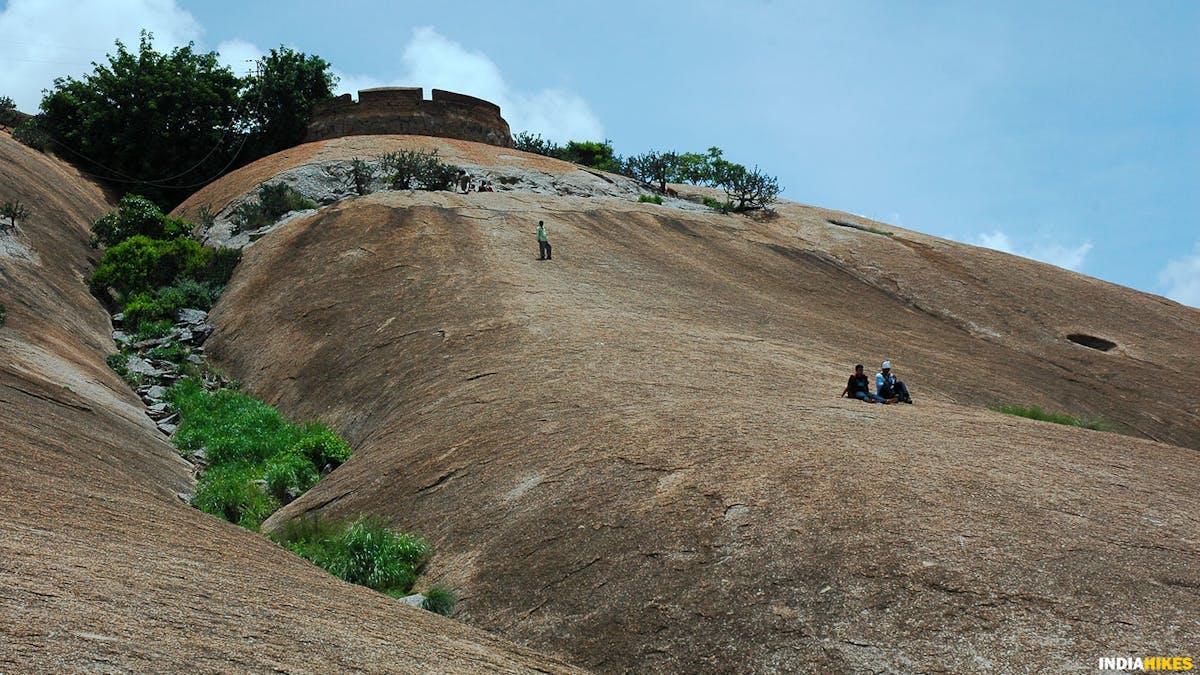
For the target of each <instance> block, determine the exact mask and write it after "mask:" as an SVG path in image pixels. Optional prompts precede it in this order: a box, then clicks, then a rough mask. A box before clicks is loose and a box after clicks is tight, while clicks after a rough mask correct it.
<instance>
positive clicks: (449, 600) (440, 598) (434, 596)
mask: <svg viewBox="0 0 1200 675" xmlns="http://www.w3.org/2000/svg"><path fill="white" fill-rule="evenodd" d="M456 604H458V595H457V594H456V593H455V592H454V591H452V590H450V589H449V588H446V587H445V586H430V587H429V590H427V591H425V600H423V601H422V602H421V609H424V610H428V611H430V612H433V613H434V614H441V615H442V616H450V615H451V614H454V606H455V605H456Z"/></svg>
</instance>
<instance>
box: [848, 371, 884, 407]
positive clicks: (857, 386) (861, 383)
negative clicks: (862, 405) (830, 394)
mask: <svg viewBox="0 0 1200 675" xmlns="http://www.w3.org/2000/svg"><path fill="white" fill-rule="evenodd" d="M842 396H848V397H850V398H856V399H858V400H860V401H866V402H867V403H888V402H889V401H888V400H887V399H885V398H883V397H882V396H879V395H877V394H872V393H871V380H870V378H868V377H867V376H866V374H865V373H863V365H862V364H861V363H860V364H858V365H857V366H854V374H853V375H851V376H850V380H849V381H847V382H846V388H845V389H843V390H842ZM842 396H839V397H838V398H841V397H842Z"/></svg>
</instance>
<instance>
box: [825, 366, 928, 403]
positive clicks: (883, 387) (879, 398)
mask: <svg viewBox="0 0 1200 675" xmlns="http://www.w3.org/2000/svg"><path fill="white" fill-rule="evenodd" d="M875 392H876V393H874V394H872V393H871V380H870V379H869V378H868V377H867V376H866V374H864V373H863V365H862V364H861V363H860V364H858V365H857V366H854V374H853V375H851V376H850V381H849V382H847V383H846V388H845V389H843V390H842V396H848V397H850V398H856V399H858V400H860V401H866V402H867V403H912V397H911V396H909V395H908V387H906V386H904V383H903V382H901V381H900V380H897V379H896V375H895V373H893V372H892V362H891V361H884V362H883V365H881V366H880V368H879V372H878V373H875Z"/></svg>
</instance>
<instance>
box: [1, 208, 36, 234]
mask: <svg viewBox="0 0 1200 675" xmlns="http://www.w3.org/2000/svg"><path fill="white" fill-rule="evenodd" d="M28 217H29V208H28V207H27V206H25V205H24V204H22V203H21V202H20V201H19V200H18V201H15V202H4V205H3V206H0V218H7V219H8V225H7V226H6V225H5V224H4V223H3V222H0V232H3V231H4V230H6V229H8V230H13V229H16V227H17V222H18V221H21V220H25V219H26V218H28Z"/></svg>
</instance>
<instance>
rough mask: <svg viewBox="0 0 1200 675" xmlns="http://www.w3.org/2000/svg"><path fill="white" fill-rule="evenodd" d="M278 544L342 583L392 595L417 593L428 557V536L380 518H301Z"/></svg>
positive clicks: (285, 532) (285, 531)
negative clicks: (397, 528) (331, 520)
mask: <svg viewBox="0 0 1200 675" xmlns="http://www.w3.org/2000/svg"><path fill="white" fill-rule="evenodd" d="M277 541H279V543H280V544H282V545H283V546H285V547H287V548H288V549H289V550H291V551H293V552H294V553H296V554H297V555H300V556H301V557H303V558H304V559H306V560H308V561H310V562H312V563H313V564H315V565H318V566H320V567H322V568H324V569H325V570H326V571H328V572H329V573H330V574H333V575H334V576H336V577H338V578H340V579H342V580H343V581H348V582H350V583H352V584H358V585H360V586H366V587H368V588H373V589H375V590H377V591H379V592H381V593H386V594H388V595H391V596H393V597H401V596H404V595H407V594H408V592H409V591H411V590H412V586H413V583H414V582H416V580H417V574H418V573H419V572H420V571H421V568H422V567H423V566H424V564H425V561H426V559H427V558H428V556H429V544H428V543H426V541H425V540H424V539H423V538H421V537H419V536H416V535H410V534H404V533H401V532H396V531H394V530H391V529H390V528H388V526H387V523H386V522H384V521H383V520H382V519H381V518H360V519H359V520H356V521H352V522H349V523H336V524H332V523H328V522H324V521H321V520H319V519H317V518H315V517H314V518H300V519H297V520H293V521H291V522H289V523H288V524H287V525H286V526H285V527H284V530H283V533H282V534H281V535H279V537H278V538H277Z"/></svg>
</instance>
